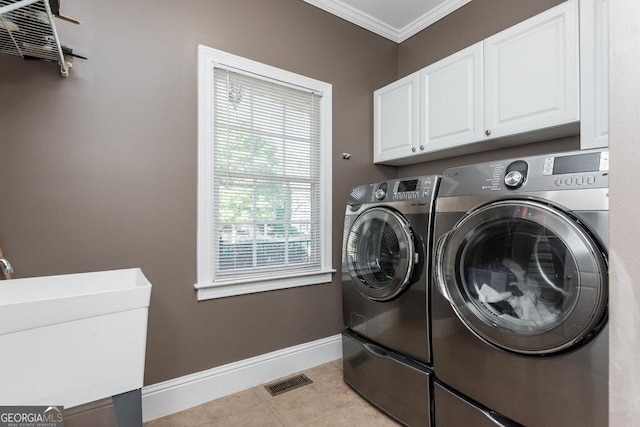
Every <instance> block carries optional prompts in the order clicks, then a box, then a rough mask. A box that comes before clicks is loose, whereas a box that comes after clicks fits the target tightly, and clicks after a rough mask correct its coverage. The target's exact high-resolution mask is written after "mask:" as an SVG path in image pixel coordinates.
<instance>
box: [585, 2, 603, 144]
mask: <svg viewBox="0 0 640 427" xmlns="http://www.w3.org/2000/svg"><path fill="white" fill-rule="evenodd" d="M608 145H609V0H580V148H582V149H588V148H598V147H607V146H608Z"/></svg>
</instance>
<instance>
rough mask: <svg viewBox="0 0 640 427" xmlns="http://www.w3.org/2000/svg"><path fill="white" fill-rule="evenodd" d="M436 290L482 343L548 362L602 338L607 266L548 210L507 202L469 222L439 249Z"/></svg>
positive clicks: (565, 218)
mask: <svg viewBox="0 0 640 427" xmlns="http://www.w3.org/2000/svg"><path fill="white" fill-rule="evenodd" d="M436 276H437V277H436V281H437V286H438V290H439V291H440V292H441V293H442V294H443V295H444V296H445V298H447V299H448V300H449V302H450V303H451V306H452V307H453V309H454V310H455V312H456V314H457V315H458V317H459V318H460V320H462V321H463V322H464V324H465V325H466V326H467V327H468V328H469V329H470V330H471V331H472V332H473V333H474V334H476V335H477V336H478V337H480V338H481V339H483V340H485V341H486V342H488V343H490V344H492V345H494V346H496V347H499V348H502V349H504V350H507V351H511V352H516V353H521V354H528V355H547V354H552V353H557V352H561V351H565V350H568V349H570V348H572V347H573V346H575V345H578V344H580V343H581V342H583V341H586V340H587V339H588V338H590V337H591V336H592V335H593V334H594V333H595V332H597V330H598V328H599V326H600V325H601V324H602V321H603V319H604V317H605V314H606V307H607V262H606V258H605V254H603V253H602V251H601V248H600V246H599V245H598V244H597V242H596V241H595V239H594V238H593V237H592V236H591V235H590V234H589V233H588V232H587V231H586V230H585V229H584V228H583V227H582V225H581V224H579V222H577V221H576V220H575V219H574V218H572V217H571V216H569V215H567V214H566V213H564V212H563V211H561V210H559V209H556V208H554V207H552V206H549V205H548V204H545V203H542V202H537V201H530V200H526V201H525V200H507V201H500V202H494V203H491V204H488V205H486V206H484V207H481V208H479V209H477V210H474V211H472V212H471V213H469V214H468V215H466V216H465V217H463V218H462V219H461V220H460V221H459V222H458V223H457V224H456V226H455V227H454V228H453V230H451V231H450V232H449V233H447V234H445V235H444V236H442V238H440V240H439V241H438V246H437V248H436Z"/></svg>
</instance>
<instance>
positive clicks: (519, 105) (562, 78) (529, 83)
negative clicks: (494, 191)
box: [484, 0, 580, 137]
mask: <svg viewBox="0 0 640 427" xmlns="http://www.w3.org/2000/svg"><path fill="white" fill-rule="evenodd" d="M577 14H578V10H577V3H576V0H569V1H567V2H565V3H562V4H560V5H559V6H556V7H554V8H551V9H549V10H547V11H545V12H543V13H541V14H539V15H536V16H534V17H533V18H530V19H528V20H526V21H524V22H522V23H520V24H517V25H515V26H513V27H511V28H508V29H507V30H505V31H502V32H500V33H498V34H496V35H495V36H492V37H489V38H488V39H486V40H485V45H484V46H485V50H484V54H485V127H486V133H487V135H490V136H491V137H497V136H502V135H507V134H517V133H522V132H527V131H532V130H536V129H543V128H549V127H554V126H558V125H561V124H565V123H571V122H577V121H578V120H579V118H580V116H579V76H578V18H577Z"/></svg>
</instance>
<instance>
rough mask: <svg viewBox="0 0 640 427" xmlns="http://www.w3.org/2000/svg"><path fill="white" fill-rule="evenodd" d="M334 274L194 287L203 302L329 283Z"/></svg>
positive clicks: (329, 272) (205, 284) (331, 272)
mask: <svg viewBox="0 0 640 427" xmlns="http://www.w3.org/2000/svg"><path fill="white" fill-rule="evenodd" d="M335 272H336V270H329V271H323V272H319V273H314V274H310V275H304V276H292V277H280V278H277V279H272V280H261V281H255V282H240V281H236V282H231V283H228V284H213V283H196V284H195V285H194V287H195V288H196V290H197V291H198V292H197V297H198V301H205V300H209V299H215V298H226V297H232V296H237V295H246V294H254V293H258V292H268V291H274V290H277V289H288V288H296V287H299V286H309V285H319V284H322V283H330V282H331V279H332V277H331V276H332V274H333V273H335Z"/></svg>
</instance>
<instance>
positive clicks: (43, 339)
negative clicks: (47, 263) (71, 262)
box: [0, 268, 151, 407]
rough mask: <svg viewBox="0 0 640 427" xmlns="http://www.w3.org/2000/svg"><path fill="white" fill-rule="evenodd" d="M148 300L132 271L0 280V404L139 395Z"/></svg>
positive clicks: (146, 287)
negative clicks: (136, 393) (126, 393)
mask: <svg viewBox="0 0 640 427" xmlns="http://www.w3.org/2000/svg"><path fill="white" fill-rule="evenodd" d="M150 296H151V284H150V283H149V281H148V280H147V279H146V278H145V277H144V275H143V274H142V271H141V270H140V269H138V268H133V269H125V270H111V271H100V272H92V273H80V274H67V275H59V276H46V277H35V278H26V279H13V280H8V281H0V378H2V387H0V405H59V406H64V407H73V406H77V405H81V404H84V403H88V402H93V401H95V400H99V399H103V398H106V397H110V396H114V395H118V394H121V393H125V392H128V391H131V390H137V389H140V388H141V387H142V381H143V375H144V357H145V348H146V336H147V314H148V309H149V300H150Z"/></svg>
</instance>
